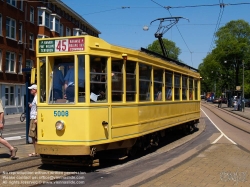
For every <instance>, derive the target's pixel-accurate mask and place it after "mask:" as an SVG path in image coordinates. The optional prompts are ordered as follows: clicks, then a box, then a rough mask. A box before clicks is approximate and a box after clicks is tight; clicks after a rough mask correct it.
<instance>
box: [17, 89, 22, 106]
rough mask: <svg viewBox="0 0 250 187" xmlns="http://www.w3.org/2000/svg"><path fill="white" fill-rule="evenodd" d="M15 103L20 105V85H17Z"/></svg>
mask: <svg viewBox="0 0 250 187" xmlns="http://www.w3.org/2000/svg"><path fill="white" fill-rule="evenodd" d="M17 105H18V106H21V88H20V86H18V87H17Z"/></svg>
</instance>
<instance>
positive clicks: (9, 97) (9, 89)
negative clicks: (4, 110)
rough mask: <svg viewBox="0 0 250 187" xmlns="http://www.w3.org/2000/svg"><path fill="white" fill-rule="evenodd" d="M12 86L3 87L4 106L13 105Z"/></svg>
mask: <svg viewBox="0 0 250 187" xmlns="http://www.w3.org/2000/svg"><path fill="white" fill-rule="evenodd" d="M14 105H15V102H14V86H6V87H5V106H14Z"/></svg>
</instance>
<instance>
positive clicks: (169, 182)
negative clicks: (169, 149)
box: [141, 142, 250, 187]
mask: <svg viewBox="0 0 250 187" xmlns="http://www.w3.org/2000/svg"><path fill="white" fill-rule="evenodd" d="M249 171H250V153H249V152H247V151H245V150H242V149H240V148H239V147H237V146H236V145H233V144H229V142H228V143H223V144H221V143H220V144H214V145H211V146H210V147H209V148H208V149H206V150H205V151H203V152H201V153H199V154H198V155H197V156H195V157H193V158H192V159H191V160H189V161H187V162H185V163H183V164H181V165H180V166H178V167H176V168H174V169H173V170H172V171H167V172H165V173H163V174H162V175H161V176H158V177H156V178H154V179H152V180H150V181H148V182H146V183H145V184H143V185H141V187H156V186H157V187H165V186H166V187H174V186H179V187H193V186H197V187H199V186H206V187H208V186H213V187H216V186H218V187H219V186H250V178H249Z"/></svg>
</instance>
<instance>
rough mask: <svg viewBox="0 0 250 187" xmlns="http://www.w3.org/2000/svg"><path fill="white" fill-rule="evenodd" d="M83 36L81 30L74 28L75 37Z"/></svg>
mask: <svg viewBox="0 0 250 187" xmlns="http://www.w3.org/2000/svg"><path fill="white" fill-rule="evenodd" d="M81 34H82V30H81V29H79V28H73V35H74V36H80V35H81Z"/></svg>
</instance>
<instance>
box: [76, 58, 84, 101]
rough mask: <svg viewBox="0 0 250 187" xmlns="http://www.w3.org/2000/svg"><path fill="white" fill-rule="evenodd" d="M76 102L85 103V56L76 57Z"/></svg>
mask: <svg viewBox="0 0 250 187" xmlns="http://www.w3.org/2000/svg"><path fill="white" fill-rule="evenodd" d="M77 59H78V102H79V103H80V102H85V56H84V55H78V56H77Z"/></svg>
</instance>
